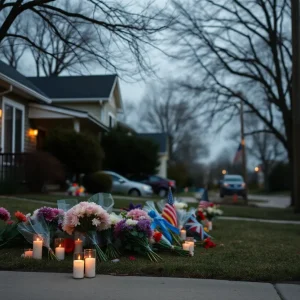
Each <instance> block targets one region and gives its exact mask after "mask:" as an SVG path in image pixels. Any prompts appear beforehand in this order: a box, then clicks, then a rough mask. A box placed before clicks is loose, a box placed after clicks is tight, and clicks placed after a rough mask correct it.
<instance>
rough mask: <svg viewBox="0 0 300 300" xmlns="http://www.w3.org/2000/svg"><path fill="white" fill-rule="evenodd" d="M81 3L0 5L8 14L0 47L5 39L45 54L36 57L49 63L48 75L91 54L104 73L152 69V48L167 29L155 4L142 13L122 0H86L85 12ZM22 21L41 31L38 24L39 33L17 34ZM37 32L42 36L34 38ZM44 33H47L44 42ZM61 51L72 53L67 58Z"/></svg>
mask: <svg viewBox="0 0 300 300" xmlns="http://www.w3.org/2000/svg"><path fill="white" fill-rule="evenodd" d="M66 3H69V4H66ZM78 3H79V1H72V5H71V4H70V1H68V0H39V1H36V0H31V1H21V0H15V1H5V0H4V1H0V13H1V15H2V14H5V13H6V14H7V17H6V18H4V21H3V22H2V23H1V25H0V45H1V44H3V43H4V42H5V40H7V39H14V40H16V41H18V42H26V43H27V45H29V46H30V47H31V48H32V49H33V48H34V49H36V50H37V51H39V52H40V53H43V55H41V56H39V55H38V54H37V52H35V58H36V59H37V61H38V64H40V65H41V64H42V65H47V67H46V70H43V71H44V72H45V71H46V72H47V73H49V72H50V73H54V74H57V73H58V72H60V70H61V68H62V66H64V67H65V66H69V67H70V66H72V64H73V62H74V60H77V61H78V62H79V63H82V62H84V61H85V59H86V58H85V56H93V57H94V60H96V61H97V62H98V63H99V64H100V65H101V66H103V67H105V69H106V70H109V71H114V72H117V71H119V72H123V74H125V75H126V74H128V75H131V76H133V75H134V74H138V73H139V72H141V71H147V70H149V66H150V64H149V61H148V56H147V50H148V46H149V45H153V43H154V39H155V34H156V33H157V32H159V31H161V30H163V29H165V27H166V26H165V25H157V24H158V21H159V19H160V17H159V13H158V12H155V11H154V10H152V9H151V8H152V3H151V2H149V3H148V4H147V5H146V6H144V7H142V8H140V9H138V8H136V7H134V6H133V4H129V3H126V2H125V1H122V0H119V1H117V0H116V1H110V2H107V1H102V0H82V1H80V3H81V7H82V9H81V10H78V9H77V8H78V5H77V4H78ZM74 7H75V9H74ZM20 18H30V19H33V20H35V22H36V24H38V26H39V24H41V23H42V26H41V28H38V30H37V29H36V27H35V26H34V28H35V29H34V28H33V29H31V30H29V31H20V32H15V31H13V30H12V28H13V24H14V22H16V21H17V20H18V19H20ZM37 20H38V22H37ZM35 31H36V32H37V33H39V37H35V36H33V34H34V32H35ZM41 33H45V39H44V36H40V34H41ZM70 33H71V35H70ZM49 39H50V41H49ZM42 41H44V42H42ZM49 43H50V44H49ZM104 46H105V47H104ZM77 49H80V51H79V52H77ZM54 50H55V51H54ZM62 51H66V53H67V54H69V55H68V59H66V58H65V57H64V54H63V53H62ZM70 53H72V55H71V56H70ZM83 53H84V54H83ZM44 54H45V55H47V57H45V56H44ZM49 57H53V58H54V60H55V63H54V61H53V60H51V59H50V61H49ZM74 57H76V58H74ZM57 62H58V63H57ZM50 65H51V67H50Z"/></svg>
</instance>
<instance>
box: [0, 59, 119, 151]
mask: <svg viewBox="0 0 300 300" xmlns="http://www.w3.org/2000/svg"><path fill="white" fill-rule="evenodd" d="M0 108H1V109H0V118H1V122H0V127H1V128H0V143H1V153H6V154H7V153H22V152H31V151H33V150H36V149H39V148H41V147H42V145H43V141H44V138H45V136H46V135H47V131H48V130H49V129H51V128H53V127H63V128H73V129H74V130H75V131H77V132H80V131H86V132H89V133H93V134H95V135H98V136H100V137H101V134H102V133H103V132H106V131H109V129H110V128H111V127H114V126H115V125H116V117H117V113H118V112H121V111H122V110H123V104H122V99H121V93H120V87H119V81H118V77H117V75H102V76H74V77H72V76H67V77H50V78H46V77H45V78H33V77H25V76H23V75H22V74H21V73H19V72H18V71H16V70H15V69H14V68H12V67H10V66H8V65H6V64H5V63H3V62H1V61H0Z"/></svg>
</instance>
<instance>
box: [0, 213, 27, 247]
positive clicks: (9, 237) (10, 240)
mask: <svg viewBox="0 0 300 300" xmlns="http://www.w3.org/2000/svg"><path fill="white" fill-rule="evenodd" d="M14 215H15V218H16V221H13V220H11V215H10V213H9V211H8V210H6V209H5V208H3V207H0V220H2V221H4V222H5V227H4V228H3V229H2V230H0V248H2V247H8V246H12V245H17V244H19V243H20V242H23V241H24V240H23V237H22V235H20V232H19V231H18V224H19V223H22V222H26V221H27V217H26V216H25V215H24V214H22V213H21V212H19V211H17V212H15V214H14Z"/></svg>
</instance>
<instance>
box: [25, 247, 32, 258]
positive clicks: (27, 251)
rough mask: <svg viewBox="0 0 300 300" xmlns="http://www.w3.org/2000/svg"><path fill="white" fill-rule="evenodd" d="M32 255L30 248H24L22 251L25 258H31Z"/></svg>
mask: <svg viewBox="0 0 300 300" xmlns="http://www.w3.org/2000/svg"><path fill="white" fill-rule="evenodd" d="M32 255H33V251H32V249H26V250H25V251H24V257H25V258H32Z"/></svg>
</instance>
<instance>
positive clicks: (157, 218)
mask: <svg viewBox="0 0 300 300" xmlns="http://www.w3.org/2000/svg"><path fill="white" fill-rule="evenodd" d="M148 215H149V216H150V217H151V218H152V219H153V220H152V223H151V229H152V230H154V229H155V228H156V227H159V228H160V229H161V231H162V233H163V235H164V236H165V237H166V238H167V239H168V241H169V242H170V243H172V236H171V234H170V232H169V231H168V229H169V230H171V231H172V232H174V233H175V234H179V232H180V231H179V229H178V228H177V227H175V226H173V225H171V224H170V223H169V222H168V221H166V220H165V219H164V218H163V217H162V216H161V215H159V214H158V213H157V212H156V211H154V210H151V211H149V212H148Z"/></svg>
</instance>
